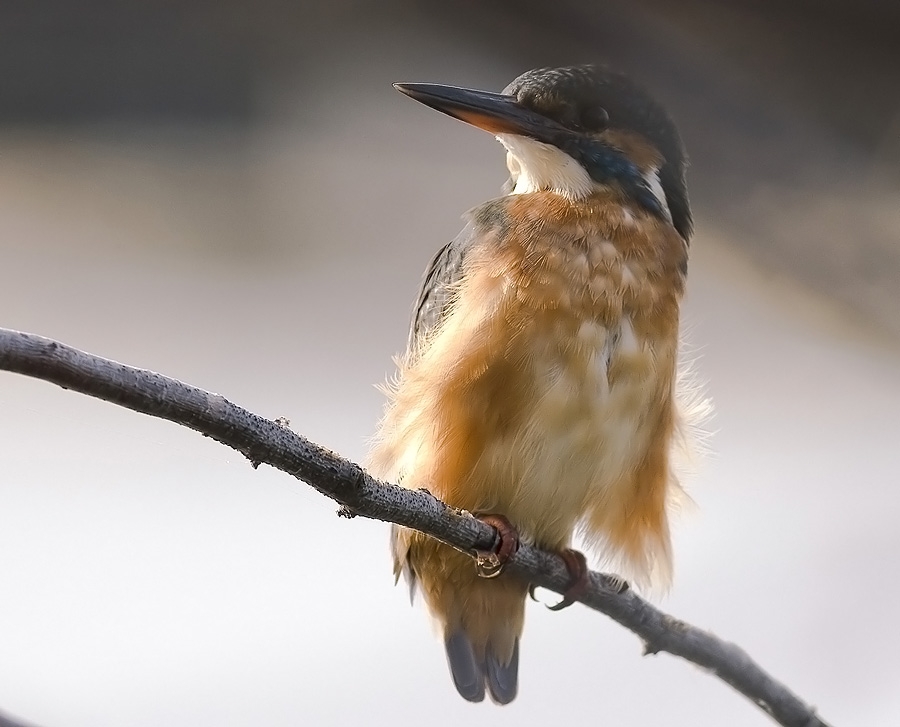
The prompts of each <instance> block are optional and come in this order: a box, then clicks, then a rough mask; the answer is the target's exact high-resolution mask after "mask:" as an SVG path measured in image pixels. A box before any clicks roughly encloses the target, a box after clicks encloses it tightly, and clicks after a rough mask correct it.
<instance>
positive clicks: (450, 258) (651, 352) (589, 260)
mask: <svg viewBox="0 0 900 727" xmlns="http://www.w3.org/2000/svg"><path fill="white" fill-rule="evenodd" d="M394 85H395V88H396V89H397V90H398V91H400V92H401V93H404V94H406V95H407V96H410V97H411V98H413V99H415V100H416V101H419V102H421V103H423V104H425V105H427V106H429V107H431V108H433V109H436V110H438V111H441V112H443V113H445V114H447V115H449V116H452V117H454V118H456V119H459V120H461V121H464V122H466V123H468V124H471V125H472V126H475V127H477V128H480V129H483V130H485V131H488V132H490V133H491V134H493V135H494V136H496V138H497V140H498V141H499V142H500V143H501V144H502V145H503V146H504V147H505V148H506V162H507V167H508V169H509V174H510V178H509V181H508V182H507V185H506V186H505V188H504V195H503V196H501V197H499V198H497V199H492V200H490V201H488V202H485V203H484V204H482V205H480V206H478V207H475V208H474V209H473V210H471V211H470V212H468V213H467V215H466V217H465V219H466V224H465V227H464V229H463V230H462V232H461V233H460V234H459V235H458V236H457V237H456V239H454V240H453V241H452V242H450V243H449V244H447V245H445V246H444V247H442V248H441V249H440V250H439V251H438V252H437V254H436V255H435V256H434V259H433V260H432V261H431V264H430V265H429V267H428V269H427V271H426V273H425V276H424V280H423V282H422V286H421V290H420V292H419V296H418V298H417V300H416V302H415V305H414V310H413V320H412V326H411V331H410V335H409V341H408V347H407V351H406V354H405V355H404V356H403V357H402V358H401V359H399V360H398V363H399V370H398V373H397V375H396V377H395V379H394V381H393V383H392V385H391V386H389V390H388V396H389V398H388V403H387V406H386V410H385V414H384V417H383V419H382V421H381V423H380V425H379V429H378V432H377V435H376V437H375V440H374V445H373V448H372V452H371V454H370V459H369V464H370V467H371V469H372V471H373V472H374V473H375V474H376V475H377V476H379V477H382V478H384V479H388V480H390V481H393V482H397V483H399V484H400V485H401V486H403V487H406V488H409V489H420V488H424V489H427V490H429V491H430V492H432V493H433V494H434V495H435V496H437V497H439V498H440V499H441V500H443V501H444V502H446V503H447V504H448V505H450V506H452V507H455V508H459V509H462V510H466V511H468V512H470V513H472V514H473V515H474V516H475V517H479V518H481V519H482V520H484V521H485V522H487V523H488V524H490V525H492V526H494V527H495V528H496V529H497V534H498V537H497V539H496V540H495V548H494V551H493V552H492V553H489V554H488V555H491V556H493V560H491V559H490V558H488V559H484V558H483V557H479V558H478V564H480V565H477V564H474V563H473V559H472V557H471V556H470V554H466V553H463V552H460V551H458V550H455V549H454V548H452V547H450V546H448V545H446V544H443V543H440V542H438V541H437V540H434V539H433V538H430V537H428V536H426V535H424V534H422V533H419V532H417V531H414V530H410V529H406V528H402V527H397V526H395V527H394V528H393V530H392V535H391V545H392V552H393V558H394V571H395V576H397V577H398V578H399V575H400V574H404V575H405V577H406V579H407V580H408V582H409V583H410V589H411V593H416V592H420V593H421V594H422V597H423V598H424V601H425V603H426V605H427V607H428V609H429V611H430V612H431V614H432V615H433V616H434V618H435V620H436V622H437V624H438V627H439V629H440V631H441V633H442V635H443V639H444V644H445V648H446V653H447V660H448V664H449V667H450V672H451V676H452V678H453V682H454V684H455V686H456V689H457V691H458V692H459V693H460V695H461V696H462V697H464V698H465V699H467V700H469V701H471V702H480V701H482V700H483V699H484V697H485V693H487V694H488V695H489V696H490V698H491V699H492V700H493V701H494V702H495V703H498V704H507V703H509V702H511V701H512V700H513V699H514V698H515V696H516V694H517V691H518V662H519V640H520V637H521V634H522V628H523V623H524V616H525V603H526V596H527V594H528V591H529V585H528V584H527V583H524V582H522V581H520V580H518V579H516V578H514V577H512V576H510V575H508V574H506V575H501V576H500V577H496V578H495V577H490V576H496V575H498V573H499V572H500V571H502V566H503V564H504V563H505V561H506V560H507V559H508V558H509V557H510V556H511V555H512V554H513V553H514V552H515V550H516V548H517V547H518V543H519V542H527V543H531V544H534V545H536V546H538V547H540V548H543V549H546V550H550V551H556V552H558V553H560V554H561V555H562V556H563V558H564V560H565V562H566V564H567V566H568V569H569V572H570V575H571V578H572V582H571V586H570V588H569V590H568V591H567V592H566V594H564V597H563V601H562V602H561V604H559V605H560V606H565V605H568V604H569V603H570V602H572V601H573V600H576V599H577V598H578V596H579V595H580V594H581V593H583V590H584V587H585V585H586V583H587V575H586V574H587V567H586V564H585V558H584V556H583V555H582V554H581V553H579V552H577V551H574V550H572V549H571V545H572V539H573V536H574V535H575V534H576V532H578V533H579V534H580V535H581V536H582V539H583V541H584V542H585V543H586V544H587V546H588V547H589V548H593V549H595V550H597V551H598V552H599V553H601V554H602V556H603V557H604V558H605V561H606V563H608V564H610V565H613V566H615V567H616V570H617V572H618V573H621V574H622V576H623V577H625V578H628V579H629V580H630V581H631V582H634V583H636V584H637V585H639V586H650V587H652V586H661V587H666V586H667V585H668V583H669V581H670V579H671V573H672V555H671V543H670V536H669V520H668V512H669V510H670V509H671V507H672V505H673V503H674V502H675V501H676V500H677V499H678V497H679V494H680V493H681V488H680V486H679V484H678V481H677V478H676V476H675V474H674V473H673V469H674V468H673V448H675V447H676V446H677V444H678V442H679V440H680V439H682V437H681V434H682V433H683V431H684V429H685V416H684V412H683V409H684V407H683V406H682V404H681V403H680V402H681V397H679V396H678V392H677V390H676V388H677V387H676V378H677V376H676V369H677V367H678V348H679V346H678V342H679V306H680V302H681V299H682V295H683V291H684V285H685V277H686V273H687V260H688V244H689V240H690V237H691V232H692V218H691V209H690V204H689V201H688V194H687V187H686V182H685V170H686V167H687V158H686V155H685V151H684V147H683V145H682V142H681V138H680V136H679V134H678V131H677V129H676V127H675V124H674V123H673V121H672V119H671V118H670V116H669V115H668V114H667V112H666V111H665V110H664V109H663V107H662V106H661V105H660V104H659V103H657V102H656V101H655V100H654V99H653V98H652V97H651V96H650V95H649V94H648V93H647V92H646V91H644V90H643V89H642V88H641V87H640V86H639V85H637V84H636V83H634V82H633V81H632V80H630V79H629V78H628V77H626V76H625V75H623V74H620V73H617V72H614V71H612V70H610V69H608V68H606V67H605V66H594V65H581V66H569V67H565V68H540V69H536V70H531V71H528V72H526V73H524V74H522V75H521V76H519V77H518V78H516V79H515V80H514V81H513V82H512V83H511V84H509V85H508V86H507V87H506V88H505V89H504V90H503V91H502V92H501V93H492V92H485V91H478V90H473V89H468V88H458V87H454V86H445V85H437V84H431V83H397V84H394ZM478 555H480V556H484V555H485V554H483V553H482V554H478ZM485 564H487V565H485Z"/></svg>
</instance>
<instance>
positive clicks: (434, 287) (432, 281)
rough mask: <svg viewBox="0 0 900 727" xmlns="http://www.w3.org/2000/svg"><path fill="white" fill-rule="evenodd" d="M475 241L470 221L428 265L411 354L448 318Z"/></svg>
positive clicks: (412, 332) (415, 312) (410, 342)
mask: <svg viewBox="0 0 900 727" xmlns="http://www.w3.org/2000/svg"><path fill="white" fill-rule="evenodd" d="M474 240H475V225H474V224H473V223H471V222H470V223H468V224H467V225H466V226H465V227H464V228H463V229H462V232H460V233H459V234H458V235H457V236H456V238H455V239H454V240H453V241H452V242H449V243H447V244H446V245H444V246H443V247H442V248H441V249H440V250H438V251H437V254H436V255H435V256H434V257H433V258H432V260H431V263H430V264H429V265H428V269H427V270H426V271H425V276H424V278H422V286H421V288H420V289H419V296H418V298H417V299H416V303H415V306H414V307H413V315H412V325H411V326H410V329H409V340H408V343H407V346H408V350H409V352H410V353H413V352H414V351H415V350H416V348H417V344H418V342H419V341H420V340H421V339H422V337H424V336H426V335H428V334H429V333H430V332H431V331H433V330H434V329H435V328H437V326H438V325H439V324H440V323H441V321H443V320H444V318H445V316H446V315H447V312H448V311H449V309H450V304H451V302H452V301H453V296H454V289H455V286H456V283H458V282H459V279H460V278H461V277H462V274H463V260H464V258H465V255H466V252H467V251H468V250H469V249H470V248H471V247H472V243H473V241H474Z"/></svg>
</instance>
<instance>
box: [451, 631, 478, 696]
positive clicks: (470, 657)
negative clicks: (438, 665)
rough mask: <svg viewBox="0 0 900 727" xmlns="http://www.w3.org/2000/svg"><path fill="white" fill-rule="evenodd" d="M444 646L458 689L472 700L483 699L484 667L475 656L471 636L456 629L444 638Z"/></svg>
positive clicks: (454, 682)
mask: <svg viewBox="0 0 900 727" xmlns="http://www.w3.org/2000/svg"><path fill="white" fill-rule="evenodd" d="M444 647H445V648H446V650H447V663H448V664H449V665H450V673H451V674H452V675H453V684H454V685H456V691H457V692H459V694H460V696H461V697H462V698H463V699H466V700H468V701H470V702H481V701H483V700H484V668H483V666H482V664H480V663H479V662H478V659H477V658H476V657H475V650H474V649H473V648H472V642H471V641H470V640H469V637H468V636H466V634H465V633H463V632H462V631H454V632H453V633H451V634H449V635H448V636H447V638H446V639H445V640H444Z"/></svg>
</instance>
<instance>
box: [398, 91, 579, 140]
mask: <svg viewBox="0 0 900 727" xmlns="http://www.w3.org/2000/svg"><path fill="white" fill-rule="evenodd" d="M394 88H396V89H397V90H398V91H400V93H403V94H406V95H407V96H409V97H410V98H412V99H415V100H416V101H418V102H419V103H423V104H425V105H426V106H430V107H431V108H433V109H436V110H437V111H440V112H442V113H445V114H447V115H448V116H452V117H453V118H455V119H459V120H460V121H465V122H466V123H467V124H472V126H477V127H478V128H479V129H484V130H485V131H488V132H490V133H491V134H520V135H522V136H529V137H531V138H532V139H536V140H538V141H542V142H545V143H548V144H553V143H555V142H556V141H557V140H558V139H559V138H560V137H561V135H568V134H569V132H568V130H567V129H566V128H565V127H564V126H562V125H561V124H558V123H556V122H555V121H553V120H551V119H548V118H547V117H546V116H541V115H540V114H539V113H536V112H535V111H532V110H531V109H527V108H525V107H524V106H521V105H520V104H519V103H518V102H517V101H516V99H515V97H513V96H505V95H503V94H502V93H491V92H490V91H476V90H475V89H471V88H458V87H456V86H442V85H441V84H438V83H395V84H394Z"/></svg>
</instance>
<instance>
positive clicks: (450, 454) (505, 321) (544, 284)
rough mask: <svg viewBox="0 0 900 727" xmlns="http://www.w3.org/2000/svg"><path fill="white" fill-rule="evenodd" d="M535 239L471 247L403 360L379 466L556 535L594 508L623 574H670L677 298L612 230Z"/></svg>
mask: <svg viewBox="0 0 900 727" xmlns="http://www.w3.org/2000/svg"><path fill="white" fill-rule="evenodd" d="M600 245H603V246H605V248H604V247H600ZM610 248H611V249H610ZM507 252H509V251H507ZM515 252H516V251H513V253H515ZM611 253H612V254H611ZM524 254H526V255H529V256H530V259H527V260H526V259H523V258H522V257H521V255H520V257H519V259H515V254H513V255H507V258H512V259H503V255H499V256H498V255H497V251H496V250H487V249H486V250H485V252H484V255H483V256H482V257H481V259H479V257H478V256H477V255H475V256H473V258H474V259H473V261H472V264H471V266H470V271H469V274H468V275H467V276H466V277H465V278H464V280H463V281H462V284H461V286H460V288H459V290H458V292H457V297H456V302H455V304H454V305H453V307H452V309H451V312H450V313H449V315H448V316H447V317H446V319H445V320H444V322H443V323H442V325H441V326H440V327H439V328H438V329H437V330H436V331H435V333H434V335H433V336H432V337H431V338H430V339H429V340H427V341H425V342H424V343H423V345H422V347H421V349H420V350H419V351H418V352H416V353H414V354H413V355H412V356H411V357H410V360H409V361H407V362H406V363H405V365H403V366H402V367H401V372H400V374H399V377H398V380H397V383H396V386H395V388H394V390H393V392H392V401H391V404H390V406H389V408H388V412H387V414H386V416H385V419H384V421H383V422H382V428H381V432H380V436H379V440H378V442H377V446H376V447H375V449H374V452H373V456H372V466H373V469H374V470H375V471H376V472H377V473H378V474H379V475H380V476H382V477H385V478H387V479H391V480H394V481H398V482H400V484H402V485H403V486H405V487H409V488H413V489H415V488H421V487H424V488H427V489H429V490H430V491H432V492H433V493H434V494H435V495H436V496H438V497H440V498H441V499H443V500H445V501H446V502H447V503H448V504H450V505H453V506H455V507H460V508H464V509H467V510H470V511H474V512H479V511H480V512H497V513H502V514H504V515H506V516H507V517H508V518H509V519H510V520H511V521H512V522H513V523H514V525H515V526H516V527H517V528H518V530H519V533H520V535H521V536H522V537H523V539H526V540H531V541H533V542H536V543H537V544H539V545H541V546H543V547H547V548H551V549H559V548H563V547H566V546H567V545H568V544H569V541H570V539H571V537H572V534H573V532H574V530H575V528H576V525H578V524H579V523H582V524H583V525H584V528H585V532H586V534H587V535H588V536H589V538H591V539H593V540H594V541H596V543H597V544H600V545H602V546H603V547H604V549H605V550H607V551H612V552H613V553H618V555H619V556H620V558H619V559H618V562H617V565H620V566H621V567H622V568H623V570H624V574H625V575H628V576H629V577H636V578H637V579H638V580H639V581H647V580H649V579H650V578H651V577H652V576H653V572H654V571H657V573H656V575H660V574H661V575H662V579H663V580H665V579H666V574H667V571H668V548H669V546H668V529H667V525H666V516H665V506H666V490H667V486H668V485H669V484H670V482H669V481H670V475H669V467H668V446H669V440H670V439H671V432H672V428H673V421H672V420H673V412H672V395H673V392H672V385H673V379H674V370H675V358H676V348H677V301H675V300H672V301H671V303H670V305H671V308H672V310H664V308H665V305H666V303H667V301H664V300H657V299H655V298H654V297H653V292H652V291H651V290H648V289H647V285H648V283H646V281H644V282H641V278H642V277H645V276H642V273H643V272H644V271H643V270H641V269H640V266H639V265H638V264H637V263H632V264H631V265H630V266H629V265H628V264H626V263H625V262H624V261H623V260H621V259H618V264H615V263H616V259H617V258H618V252H617V251H616V249H615V248H614V247H613V246H611V245H610V244H609V243H599V244H598V245H594V246H592V247H590V248H585V247H584V246H578V247H568V248H566V247H561V246H559V245H556V246H555V247H553V248H548V249H546V250H544V251H540V252H539V253H535V251H534V250H526V251H524ZM642 297H643V300H642ZM648 300H649V303H650V305H647V302H648ZM636 303H641V304H640V305H637V304H636ZM660 314H665V316H667V317H668V318H670V319H671V324H670V325H668V326H662V327H661V326H660V325H659V322H658V321H657V320H656V319H655V318H654V316H658V315H660Z"/></svg>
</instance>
